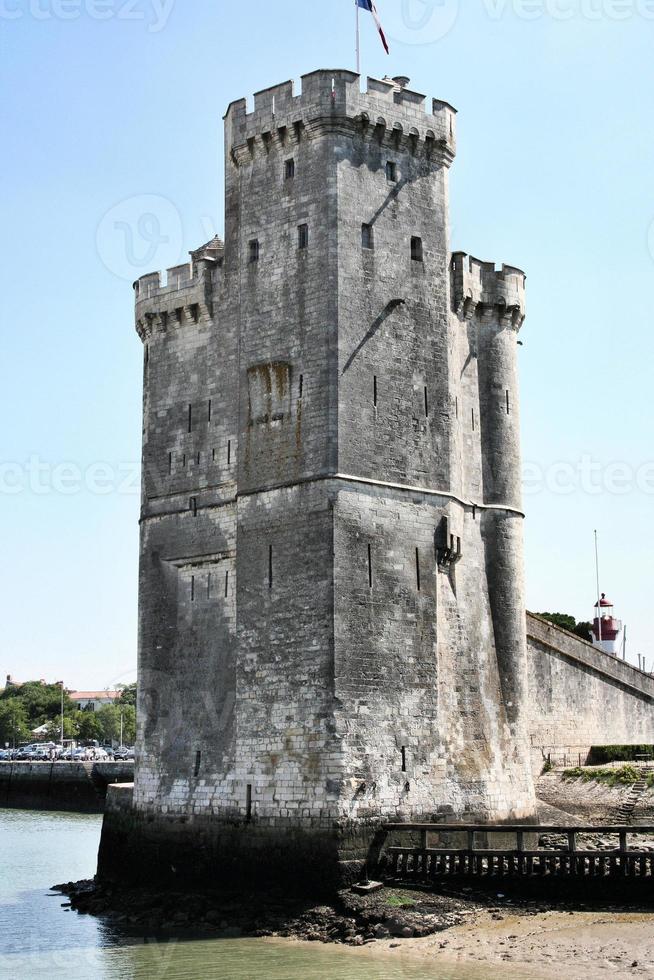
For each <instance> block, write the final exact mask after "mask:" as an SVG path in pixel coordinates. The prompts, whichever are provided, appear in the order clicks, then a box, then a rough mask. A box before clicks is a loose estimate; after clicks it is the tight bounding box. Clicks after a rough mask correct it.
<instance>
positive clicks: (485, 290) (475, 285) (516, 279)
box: [450, 252, 527, 329]
mask: <svg viewBox="0 0 654 980" xmlns="http://www.w3.org/2000/svg"><path fill="white" fill-rule="evenodd" d="M450 276H451V297H452V307H453V309H454V311H455V312H456V313H458V314H460V315H462V316H465V317H466V318H469V317H471V316H473V315H474V313H475V312H476V311H478V308H479V307H481V308H482V310H483V309H484V308H485V309H489V310H490V309H492V310H498V311H499V312H500V313H503V314H508V315H510V316H511V318H512V320H513V324H514V326H516V327H517V328H518V329H520V327H521V326H522V323H523V320H524V318H525V281H526V278H527V277H526V276H525V273H524V272H523V271H522V269H517V268H515V266H511V265H502V267H501V268H500V269H496V268H495V263H494V262H482V261H481V260H480V259H476V258H474V257H473V256H472V255H468V254H467V253H466V252H454V253H453V254H452V259H451V264H450Z"/></svg>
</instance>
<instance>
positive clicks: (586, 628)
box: [538, 612, 592, 643]
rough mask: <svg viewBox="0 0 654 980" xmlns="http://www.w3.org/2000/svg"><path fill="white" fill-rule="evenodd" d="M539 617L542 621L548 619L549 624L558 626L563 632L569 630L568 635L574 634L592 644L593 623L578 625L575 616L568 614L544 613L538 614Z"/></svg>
mask: <svg viewBox="0 0 654 980" xmlns="http://www.w3.org/2000/svg"><path fill="white" fill-rule="evenodd" d="M538 615H539V616H540V617H541V619H546V620H547V621H548V623H553V625H554V626H558V627H560V629H562V630H567V631H568V633H574V634H575V636H578V637H580V638H581V639H582V640H587V641H588V642H589V643H590V642H592V639H591V633H590V631H591V629H592V623H587V622H582V623H578V622H577V620H576V619H575V618H574V616H569V615H568V614H567V613H547V612H544V613H538Z"/></svg>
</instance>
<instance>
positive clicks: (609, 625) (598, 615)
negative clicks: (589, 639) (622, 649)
mask: <svg viewBox="0 0 654 980" xmlns="http://www.w3.org/2000/svg"><path fill="white" fill-rule="evenodd" d="M621 632H622V620H620V619H616V618H615V616H614V615H613V603H612V602H611V600H610V599H607V598H606V593H605V592H602V598H601V599H600V600H599V602H596V603H595V619H594V620H593V646H596V647H598V648H599V649H600V650H603V651H604V653H610V654H612V655H613V656H614V657H615V656H617V653H618V636H619V634H620V633H621Z"/></svg>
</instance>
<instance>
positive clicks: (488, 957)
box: [360, 912, 654, 980]
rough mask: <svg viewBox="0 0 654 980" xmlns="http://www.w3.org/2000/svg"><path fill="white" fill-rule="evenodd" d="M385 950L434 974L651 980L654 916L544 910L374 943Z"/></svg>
mask: <svg viewBox="0 0 654 980" xmlns="http://www.w3.org/2000/svg"><path fill="white" fill-rule="evenodd" d="M370 948H371V947H368V949H370ZM382 949H385V950H386V951H387V955H388V956H395V957H400V958H402V959H405V958H406V959H409V958H410V959H411V960H412V961H413V962H414V963H415V959H416V958H422V959H423V960H424V961H425V967H426V968H427V965H428V968H429V970H431V969H432V968H433V967H434V966H437V965H439V964H442V966H443V967H444V968H446V967H447V966H451V965H453V964H457V965H459V966H463V965H468V966H470V967H482V968H483V967H485V968H486V969H487V971H488V972H487V974H486V975H487V976H488V977H491V976H493V975H497V977H498V980H499V978H501V977H502V976H506V977H516V978H517V977H525V978H532V977H533V978H534V980H554V978H556V980H591V978H592V980H594V978H596V977H616V978H623V977H624V978H626V977H639V978H643V977H652V978H654V913H652V912H641V913H638V912H573V913H570V912H545V913H541V914H539V915H527V916H525V915H515V916H512V915H506V916H503V917H502V919H501V920H499V921H498V920H495V919H493V918H492V915H490V914H488V913H484V914H483V915H481V916H478V917H475V921H474V922H471V923H470V924H466V925H461V926H455V927H454V928H452V929H448V930H447V932H443V933H440V934H437V935H433V936H428V937H426V938H424V939H396V940H384V941H382V942H377V943H375V947H374V951H375V952H377V953H379V952H380V951H381V950H382ZM360 952H361V954H364V955H365V952H366V950H361V951H360ZM483 972H484V971H483V970H482V972H481V974H480V975H483Z"/></svg>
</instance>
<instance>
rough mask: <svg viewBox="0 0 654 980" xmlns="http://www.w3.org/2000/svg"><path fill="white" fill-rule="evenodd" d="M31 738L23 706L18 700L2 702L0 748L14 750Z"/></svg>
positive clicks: (0, 709) (3, 700) (0, 711)
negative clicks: (5, 747) (8, 747)
mask: <svg viewBox="0 0 654 980" xmlns="http://www.w3.org/2000/svg"><path fill="white" fill-rule="evenodd" d="M29 737H30V727H29V721H28V718H27V712H26V711H25V707H24V706H23V704H22V703H21V702H20V701H19V700H18V699H16V698H4V699H2V700H0V746H4V745H9V746H10V747H11V748H14V747H15V746H16V745H19V744H20V743H21V742H26V741H27V740H28V739H29Z"/></svg>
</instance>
